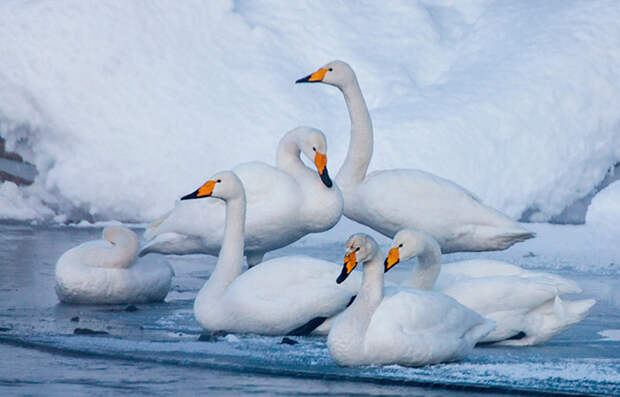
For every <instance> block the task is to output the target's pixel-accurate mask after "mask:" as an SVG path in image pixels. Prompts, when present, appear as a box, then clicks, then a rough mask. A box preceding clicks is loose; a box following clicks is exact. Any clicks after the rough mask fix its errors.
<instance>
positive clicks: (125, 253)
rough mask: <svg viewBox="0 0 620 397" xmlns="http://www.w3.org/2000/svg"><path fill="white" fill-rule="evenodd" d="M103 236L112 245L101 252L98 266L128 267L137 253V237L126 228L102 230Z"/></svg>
mask: <svg viewBox="0 0 620 397" xmlns="http://www.w3.org/2000/svg"><path fill="white" fill-rule="evenodd" d="M103 237H104V239H106V240H107V241H108V242H110V244H111V245H112V246H111V247H110V248H107V249H106V252H105V253H101V258H100V260H101V262H100V267H110V268H128V267H130V266H131V265H132V264H133V263H134V261H135V259H136V255H137V253H138V246H139V243H138V237H137V236H136V234H135V233H134V232H132V231H131V230H129V229H126V228H117V229H113V230H112V229H108V230H104V232H103Z"/></svg>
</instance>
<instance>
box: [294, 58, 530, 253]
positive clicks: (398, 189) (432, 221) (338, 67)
mask: <svg viewBox="0 0 620 397" xmlns="http://www.w3.org/2000/svg"><path fill="white" fill-rule="evenodd" d="M297 83H324V84H328V85H332V86H334V87H337V88H338V89H339V90H340V91H341V92H342V94H343V95H344V98H345V102H346V105H347V110H348V111H349V117H350V121H351V135H350V143H349V149H348V151H347V156H346V158H345V161H344V163H343V164H342V167H341V168H340V170H339V172H338V174H337V176H336V182H337V183H338V185H339V186H340V188H341V189H342V194H343V197H344V215H345V216H346V217H348V218H350V219H352V220H354V221H356V222H359V223H362V224H364V225H366V226H369V227H371V228H373V229H374V230H376V231H378V232H380V233H382V234H384V235H386V236H388V237H390V238H392V237H394V235H395V234H396V233H397V232H398V231H399V230H401V229H403V228H406V227H415V228H418V229H421V230H425V231H427V232H428V233H430V234H431V235H432V236H433V237H434V238H435V239H436V240H437V241H438V242H439V244H440V246H441V248H442V251H443V252H444V253H448V252H457V251H492V250H502V249H506V248H508V247H510V246H511V245H513V244H515V243H517V242H520V241H523V240H526V239H528V238H531V237H533V236H534V233H531V232H529V231H528V230H526V229H524V228H523V227H522V226H521V225H520V224H519V223H517V222H515V221H513V220H512V219H510V218H508V217H507V216H506V215H504V214H502V213H501V212H499V211H497V210H495V209H493V208H490V207H488V206H486V205H484V204H483V203H482V202H481V201H480V200H479V199H478V198H477V197H475V196H474V195H473V194H471V193H470V192H468V191H467V190H465V189H463V188H462V187H461V186H459V185H456V184H455V183H453V182H451V181H448V180H446V179H443V178H439V177H437V176H435V175H432V174H429V173H427V172H424V171H420V170H413V169H394V170H384V171H376V172H373V173H371V174H368V175H367V171H368V166H369V164H370V160H371V158H372V153H373V126H372V121H371V119H370V115H369V113H368V107H367V106H366V102H365V100H364V96H363V95H362V91H361V89H360V86H359V83H358V81H357V77H356V75H355V72H354V71H353V69H352V68H351V67H350V66H349V65H348V64H347V63H345V62H342V61H332V62H330V63H328V64H326V65H324V66H322V67H321V68H319V69H318V70H317V71H316V72H314V73H312V74H310V75H308V76H306V77H304V78H301V79H299V80H297Z"/></svg>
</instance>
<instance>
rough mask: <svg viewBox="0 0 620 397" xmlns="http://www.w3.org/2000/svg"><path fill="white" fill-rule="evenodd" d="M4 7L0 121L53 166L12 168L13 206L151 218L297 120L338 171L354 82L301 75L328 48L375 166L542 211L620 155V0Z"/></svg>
mask: <svg viewBox="0 0 620 397" xmlns="http://www.w3.org/2000/svg"><path fill="white" fill-rule="evenodd" d="M0 19H1V20H3V21H8V23H4V24H1V25H0V37H2V40H0V53H1V54H2V56H1V57H0V135H2V136H3V137H4V138H6V140H7V142H6V144H7V149H8V150H12V151H17V152H18V153H20V154H21V155H23V157H24V158H25V159H26V160H28V161H30V162H32V163H33V164H35V165H36V167H37V170H38V172H39V174H38V176H37V178H36V181H35V184H34V186H32V187H30V188H19V190H20V193H19V195H18V194H16V193H15V192H14V190H15V189H14V187H8V188H7V187H6V185H7V184H6V183H5V184H4V185H3V188H2V189H0V201H1V202H2V203H3V204H4V203H5V202H9V203H11V205H3V206H1V207H0V208H1V209H0V211H1V213H2V215H1V217H2V218H7V217H10V218H13V219H39V220H40V219H45V220H52V221H53V220H54V219H55V221H57V222H64V221H80V220H82V219H87V220H88V221H89V222H92V221H101V220H103V221H105V220H111V219H117V220H121V221H134V222H145V221H148V220H152V219H153V218H155V217H156V216H158V215H160V214H162V213H163V212H165V211H167V210H168V209H170V208H171V207H172V206H173V204H174V201H175V199H178V198H179V197H180V196H182V195H183V194H186V193H188V192H190V191H193V190H194V189H195V188H196V187H197V186H198V185H199V184H201V183H202V182H203V181H204V178H205V177H206V176H208V175H210V174H212V173H213V172H215V171H218V170H221V169H226V168H230V167H231V166H233V165H234V164H237V163H239V162H243V161H249V160H262V161H267V162H272V163H273V161H274V152H275V148H276V145H277V142H278V140H279V138H280V137H281V136H282V135H283V133H284V132H285V131H287V130H289V129H291V128H293V127H295V126H297V125H302V124H305V125H311V126H316V127H319V128H321V129H323V130H324V131H325V133H326V135H327V137H328V140H329V145H330V147H329V162H328V167H329V168H331V169H330V171H331V172H332V174H335V172H336V171H337V169H338V168H339V165H340V163H341V162H342V160H343V158H344V154H345V151H346V148H347V144H348V129H349V124H348V119H347V115H346V110H345V106H344V103H343V100H342V97H341V95H340V93H339V92H337V90H335V89H333V88H330V87H325V86H318V85H313V86H295V85H293V82H294V81H295V80H296V79H297V78H299V77H302V76H304V75H306V74H308V73H310V72H312V71H313V70H314V69H315V68H316V67H318V66H320V65H322V64H323V63H325V62H327V61H330V60H332V59H343V60H345V61H347V62H349V63H350V64H351V65H353V67H354V68H355V70H356V71H357V74H358V78H359V80H360V84H361V86H362V89H363V92H364V94H365V96H366V99H367V102H368V105H369V107H370V112H371V115H372V117H373V121H374V126H375V138H376V139H375V153H374V157H373V161H372V163H371V166H370V169H371V170H374V169H381V168H391V167H401V168H402V167H412V168H421V169H424V170H426V171H429V172H432V173H435V174H437V175H439V176H442V177H445V178H449V179H452V180H454V181H455V182H457V183H459V184H461V185H463V186H464V187H465V188H467V189H469V190H471V191H473V192H475V193H476V194H477V195H479V196H480V197H482V199H483V200H484V201H485V202H486V203H488V204H490V205H492V206H494V207H497V208H499V209H501V210H503V211H505V212H506V213H508V214H509V215H510V216H512V217H513V218H519V217H520V216H521V214H522V213H523V212H524V211H526V210H529V212H528V214H531V219H533V220H539V221H543V220H548V219H550V218H551V217H552V216H553V215H557V214H559V213H560V212H562V210H563V209H564V208H565V207H566V206H568V205H569V204H571V203H572V202H574V201H575V200H576V199H578V198H580V197H583V196H585V195H587V194H588V193H589V192H590V191H592V190H593V188H594V187H595V186H597V184H598V183H599V182H600V181H601V180H602V179H603V178H604V176H605V174H606V172H607V170H608V169H609V168H610V167H611V166H613V165H614V164H616V163H617V162H618V160H619V159H620V24H618V23H617V21H618V20H620V4H619V3H618V2H617V1H613V0H610V1H602V0H601V1H595V2H594V1H593V2H580V1H548V2H525V1H524V2H498V1H484V0H470V1H466V2H450V1H444V0H424V1H419V2H406V1H402V2H400V1H397V2H391V3H390V4H389V5H388V4H383V3H376V4H373V3H355V4H350V3H346V2H343V3H334V2H332V1H327V0H325V1H299V2H295V3H290V2H279V1H267V2H248V1H238V2H234V3H233V2H232V1H226V0H213V1H209V2H204V1H199V0H193V1H191V0H190V1H184V2H182V3H178V2H174V3H167V2H114V1H99V2H94V3H92V2H88V3H85V2H83V1H80V0H64V1H62V2H57V1H51V0H49V1H39V2H29V1H26V0H12V1H5V2H2V4H1V5H0ZM55 216H59V217H56V218H55Z"/></svg>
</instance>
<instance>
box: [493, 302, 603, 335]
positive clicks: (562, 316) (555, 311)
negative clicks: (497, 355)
mask: <svg viewBox="0 0 620 397" xmlns="http://www.w3.org/2000/svg"><path fill="white" fill-rule="evenodd" d="M595 303H596V300H594V299H582V300H578V301H564V300H562V299H561V298H560V297H559V296H556V297H555V299H554V300H553V301H549V302H546V303H545V304H544V305H541V306H540V307H539V308H537V309H536V310H533V311H532V312H531V313H530V314H529V315H528V316H527V318H526V322H527V323H528V326H527V327H526V329H525V330H524V331H523V334H524V336H523V337H522V338H513V339H507V340H504V341H500V342H498V343H497V344H498V345H503V346H533V345H538V344H541V343H544V342H546V341H548V340H549V339H551V338H553V337H554V336H556V335H557V334H559V333H560V332H563V331H565V330H566V329H568V328H570V327H571V326H573V325H575V324H577V323H578V322H580V321H581V320H583V319H584V318H585V316H586V315H587V314H588V313H589V311H590V309H591V308H592V306H594V304H595Z"/></svg>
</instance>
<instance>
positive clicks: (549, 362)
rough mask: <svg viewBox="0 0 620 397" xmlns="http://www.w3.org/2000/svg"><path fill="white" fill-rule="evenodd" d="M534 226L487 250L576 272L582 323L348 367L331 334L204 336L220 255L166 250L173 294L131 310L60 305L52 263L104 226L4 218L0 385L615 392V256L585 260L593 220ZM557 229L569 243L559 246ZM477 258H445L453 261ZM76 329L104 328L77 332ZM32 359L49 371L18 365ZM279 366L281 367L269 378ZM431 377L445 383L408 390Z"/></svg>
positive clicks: (96, 389) (618, 369)
mask: <svg viewBox="0 0 620 397" xmlns="http://www.w3.org/2000/svg"><path fill="white" fill-rule="evenodd" d="M538 226H539V228H538V229H536V232H537V233H538V237H537V238H536V239H535V240H536V241H538V243H537V244H536V245H530V246H528V245H526V244H528V243H529V242H528V243H526V244H523V246H524V247H525V248H523V247H519V246H517V247H512V248H510V249H509V250H507V251H502V252H497V253H492V254H493V256H492V257H493V258H496V259H502V260H506V261H510V262H513V263H517V264H519V265H521V266H525V267H528V268H531V269H539V270H549V269H553V271H554V272H557V273H559V274H560V275H563V276H565V277H569V278H572V279H575V280H578V282H579V283H580V285H581V286H582V288H583V290H584V292H583V293H582V294H580V295H579V297H584V298H585V297H594V298H596V299H597V301H598V303H597V304H596V305H595V306H594V308H593V309H592V312H591V313H590V314H589V315H588V317H586V319H585V320H584V321H583V322H581V323H579V324H577V325H576V326H574V327H572V328H570V329H569V330H567V331H566V332H564V333H562V334H561V335H558V336H557V337H556V338H554V339H552V340H551V341H549V342H547V343H545V344H543V345H541V346H536V347H529V348H509V347H489V346H486V347H484V346H483V347H478V348H476V349H475V350H474V352H473V354H471V355H470V356H469V357H468V358H467V359H466V360H465V361H463V362H460V363H451V364H442V365H435V366H429V367H424V368H404V367H400V366H388V367H361V368H340V367H337V366H336V365H335V364H334V362H333V361H332V360H331V358H330V357H329V354H328V352H327V349H326V345H325V340H324V339H323V338H315V337H296V338H294V339H296V340H297V341H298V342H299V343H298V344H297V345H294V346H290V345H285V344H280V340H281V338H273V337H260V336H255V335H228V336H225V337H220V338H219V339H218V340H217V341H216V342H198V341H197V338H198V335H199V334H200V333H201V329H200V327H199V326H198V324H197V323H196V321H195V320H194V317H193V312H192V303H193V298H194V296H195V294H196V292H197V290H198V289H199V288H200V287H201V286H202V284H203V283H204V282H205V280H206V279H207V278H208V277H209V274H210V272H211V271H212V269H213V265H214V264H215V261H216V260H215V258H213V257H209V256H198V255H190V256H182V257H180V256H170V257H168V259H169V260H170V262H171V264H172V265H173V267H174V269H175V272H176V277H175V278H174V280H173V291H172V292H171V293H170V294H169V296H168V298H167V299H166V302H165V303H161V304H152V305H138V310H137V311H133V312H128V311H126V310H125V306H105V307H102V306H71V305H62V304H59V303H58V300H57V298H56V296H55V293H54V287H53V286H54V276H53V274H54V264H55V262H56V260H57V258H58V257H59V256H60V255H61V254H62V252H64V251H65V250H66V249H68V248H70V247H72V246H75V245H77V244H79V243H81V242H83V241H87V240H91V239H95V238H99V236H100V233H101V230H100V228H96V227H88V228H73V227H34V226H30V225H24V224H13V225H0V268H1V269H0V270H2V271H0V327H2V329H4V330H3V331H0V353H1V354H2V355H3V357H8V358H7V359H4V360H1V361H0V393H1V394H7V393H15V394H28V392H35V391H36V390H40V389H37V387H41V385H50V392H51V393H53V394H54V393H56V394H62V393H63V392H64V393H65V394H66V391H68V390H73V389H74V388H77V387H78V386H79V387H81V388H83V390H89V391H92V393H94V394H97V393H104V391H109V390H117V391H121V392H129V391H130V390H133V391H134V392H137V393H144V394H157V393H166V392H168V391H169V390H174V389H175V388H179V387H181V388H183V390H187V391H188V392H191V391H194V390H200V389H201V388H203V389H204V390H205V391H212V392H214V393H216V392H218V391H219V392H220V393H223V394H234V393H250V392H254V391H256V392H263V393H266V394H277V393H285V394H286V393H291V392H294V391H295V390H301V389H300V388H303V387H310V388H314V387H316V393H319V394H331V393H334V394H338V393H356V392H359V393H373V394H412V393H413V394H415V393H419V394H420V395H427V394H428V393H433V392H436V393H437V394H438V395H446V394H448V393H449V392H451V391H450V390H445V389H443V388H445V387H458V388H460V389H465V390H469V391H476V390H482V389H484V390H487V389H489V390H492V391H493V390H494V391H496V392H498V393H500V392H506V391H508V390H510V391H515V390H517V391H532V390H535V391H547V392H571V393H578V394H586V393H591V394H617V393H619V392H620V390H618V384H619V383H620V359H619V357H620V341H618V339H617V338H616V334H615V333H616V332H617V330H618V329H620V315H619V313H620V311H619V310H618V309H619V308H620V279H619V278H618V268H617V265H614V266H612V267H610V266H609V263H607V266H603V259H600V262H597V260H593V261H592V263H591V266H590V263H588V262H585V263H584V262H583V258H586V257H588V254H589V253H590V254H591V251H593V250H592V249H591V248H590V240H588V238H587V236H588V235H590V234H591V229H590V228H589V227H588V226H579V227H577V226H549V225H538ZM336 232H338V231H337V230H336V231H335V232H334V233H336ZM341 232H342V233H345V231H344V230H343V231H341ZM561 236H564V240H565V241H566V242H567V244H566V245H567V246H571V247H572V249H571V250H566V249H565V248H564V246H563V245H558V241H560V240H561V239H560V237H561ZM617 237H618V235H617V234H616V235H615V238H617ZM333 238H334V239H335V238H339V237H338V235H337V234H336V235H334V236H333ZM384 243H385V241H384ZM619 250H620V249H619V248H616V249H615V251H614V250H613V249H609V250H608V251H607V252H606V254H605V255H607V259H610V258H611V259H613V260H614V261H616V263H620V252H619ZM290 254H307V255H312V256H315V257H319V258H324V259H327V260H332V261H335V262H340V261H341V260H342V255H343V247H342V246H341V245H339V244H332V243H329V242H313V241H312V239H307V240H304V241H302V242H300V243H298V244H295V245H293V246H290V247H286V248H284V249H281V250H277V251H274V252H272V253H270V254H268V256H269V257H275V256H281V255H290ZM469 256H471V254H452V255H446V257H447V258H446V261H452V260H457V259H462V258H465V257H469ZM477 256H478V257H480V256H481V255H480V254H477ZM482 256H485V257H486V256H487V255H486V254H485V255H482ZM591 256H592V257H593V258H596V255H591ZM409 271H411V267H410V264H407V263H402V264H399V265H398V266H396V267H395V268H394V270H392V271H390V272H389V273H388V274H387V276H388V278H389V279H391V280H392V281H396V280H397V279H401V278H402V277H403V276H404V275H405V274H406V273H407V272H409ZM570 298H571V297H569V299H570ZM74 317H79V319H78V321H72V320H71V319H72V318H74ZM77 327H80V328H90V329H93V330H100V331H106V332H108V334H107V335H101V336H83V335H73V330H74V329H75V328H77ZM35 362H36V367H37V368H43V369H44V370H42V371H36V372H33V371H24V372H22V371H18V369H20V368H28V367H29V366H31V365H32V364H33V363H35ZM272 375H278V376H284V378H282V379H277V380H270V379H271V376H272ZM245 377H247V379H246V380H243V379H244V378H245ZM132 379H133V380H132ZM151 379H154V380H155V381H150V380H151ZM360 382H362V383H360ZM267 385H269V386H267ZM429 385H434V386H436V387H440V389H423V390H420V389H417V388H413V389H412V388H411V387H422V386H429ZM366 389H368V391H366ZM310 390H312V391H314V390H315V389H310Z"/></svg>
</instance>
